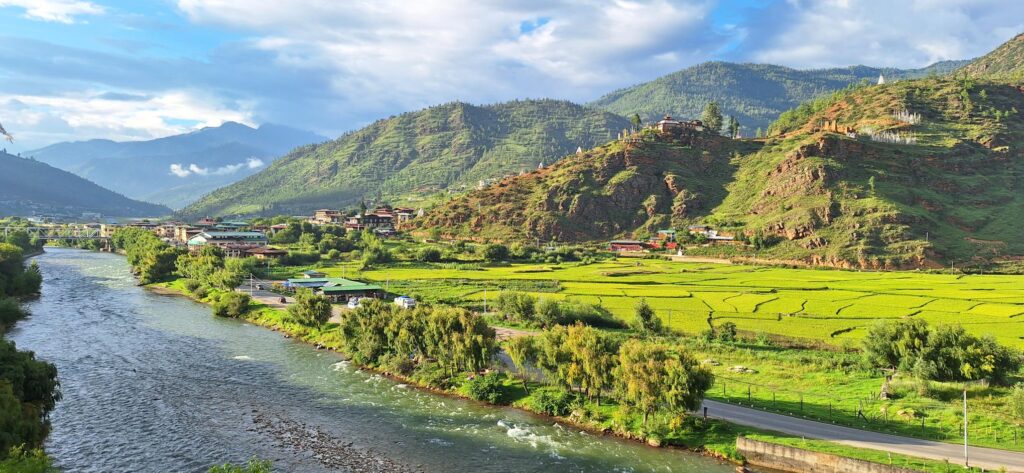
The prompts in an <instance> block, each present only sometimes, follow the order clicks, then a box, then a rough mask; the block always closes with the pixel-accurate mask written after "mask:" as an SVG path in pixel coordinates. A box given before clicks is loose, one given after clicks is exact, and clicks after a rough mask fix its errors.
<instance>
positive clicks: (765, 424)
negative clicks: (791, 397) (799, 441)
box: [704, 400, 1024, 472]
mask: <svg viewBox="0 0 1024 473" xmlns="http://www.w3.org/2000/svg"><path fill="white" fill-rule="evenodd" d="M704 407H706V408H707V410H708V417H712V418H715V419H721V420H724V421H727V422H732V423H734V424H740V425H746V426H750V427H756V428H759V429H764V430H772V431H775V432H781V433H785V434H789V435H800V436H802V437H807V438H812V439H819V440H828V441H832V442H836V443H841V444H843V445H849V446H851V447H859V448H870V449H874V450H883V451H886V452H893V453H900V454H903V455H910V456H914V457H920V458H930V459H932V460H938V461H942V460H949V462H950V463H953V464H960V465H962V464H963V461H964V446H963V445H956V444H951V443H942V442H933V441H930V440H921V439H915V438H909V437H899V436H896V435H888V434H880V433H877V432H869V431H866V430H857V429H851V428H849V427H841V426H838V425H832V424H825V423H822V422H816V421H812V420H806V419H800V418H797V417H789V416H784V415H780V414H772V413H770V412H765V411H759V410H757V409H750V408H747V407H740V406H736V405H732V404H725V403H722V402H717V401H711V400H705V401H704ZM968 454H969V458H970V464H971V466H973V467H981V468H985V469H986V470H998V469H999V468H1006V469H1007V470H1009V471H1015V472H1024V453H1021V452H1011V451H1007V450H996V449H994V448H983V447H973V446H972V447H970V449H969V450H968Z"/></svg>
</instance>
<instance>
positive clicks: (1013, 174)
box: [423, 76, 1024, 268]
mask: <svg viewBox="0 0 1024 473" xmlns="http://www.w3.org/2000/svg"><path fill="white" fill-rule="evenodd" d="M1020 86H1021V84H1020V83H1019V82H1017V83H1015V82H1012V81H1008V80H1005V79H990V78H982V79H970V78H967V77H965V76H961V77H951V76H946V77H931V78H926V79H916V80H901V81H897V82H890V83H887V84H885V85H869V86H860V87H855V88H850V89H847V90H843V91H840V92H836V93H834V94H832V95H831V96H828V97H825V98H820V99H817V100H815V101H812V102H809V103H807V104H804V105H802V106H800V107H798V108H796V109H794V110H792V111H789V112H786V113H785V114H783V115H782V117H780V119H779V120H778V121H777V122H776V123H775V124H774V125H773V126H772V127H771V128H772V130H773V134H772V136H770V137H768V138H766V139H763V140H737V141H730V140H727V139H723V138H720V137H713V136H709V135H708V134H703V135H701V134H697V135H694V136H693V137H683V138H681V137H679V136H667V135H659V134H657V133H654V132H653V130H650V131H648V132H646V133H645V137H644V139H642V140H640V141H639V142H635V143H625V142H621V141H616V142H612V143H609V144H606V145H604V146H601V147H598V148H596V149H594V150H591V151H588V152H586V153H583V154H580V155H577V156H574V157H571V158H568V159H566V160H563V161H560V162H558V163H556V164H554V165H553V166H551V167H550V168H549V169H545V170H543V171H537V172H533V173H530V174H528V175H525V176H520V177H514V178H510V179H507V180H505V181H502V182H500V183H498V184H497V185H494V186H491V187H489V188H487V189H484V190H480V191H476V192H472V193H470V194H469V195H467V196H464V197H459V198H456V199H453V200H452V201H450V202H447V203H445V204H444V205H442V206H440V207H438V208H437V209H435V210H433V211H431V212H430V213H429V214H428V215H427V216H426V218H425V219H424V221H423V226H424V228H435V227H436V228H438V229H440V230H442V231H447V232H451V233H455V234H460V235H464V236H477V237H482V238H492V239H501V240H506V241H508V240H525V241H535V239H542V240H547V239H549V238H556V239H558V240H561V241H594V240H604V239H607V238H611V237H630V236H633V237H643V236H646V235H648V234H650V233H651V232H652V231H653V230H655V228H656V227H668V226H673V227H676V228H681V227H683V226H684V225H687V224H694V223H706V224H711V225H713V226H715V227H717V228H719V229H720V230H724V231H727V232H735V233H736V234H741V235H745V236H748V237H751V238H753V237H754V236H760V238H758V240H759V242H760V243H761V244H759V245H758V246H759V248H758V250H756V251H757V252H758V256H760V257H767V258H772V259H777V260H800V261H806V262H810V263H814V264H825V265H832V266H840V267H863V268H895V267H922V266H925V267H927V266H935V265H939V264H942V265H946V264H949V263H954V264H957V265H962V264H964V263H968V262H982V261H991V260H994V259H998V258H1002V257H1004V256H1008V255H1017V256H1019V255H1024V234H1022V233H1021V232H1020V228H1019V222H1021V221H1024V192H1022V189H1024V117H1022V116H1021V114H1020V113H1019V111H1020V110H1024V92H1022V88H1021V87H1020ZM722 248H723V249H720V250H716V249H714V248H711V249H704V250H702V251H704V252H705V253H707V252H711V253H714V252H715V251H721V252H723V253H729V252H733V253H734V252H736V251H740V252H749V253H750V254H751V256H753V252H754V251H755V250H753V249H752V248H749V247H741V248H739V249H738V250H737V249H736V248H732V247H722ZM744 248H747V249H744Z"/></svg>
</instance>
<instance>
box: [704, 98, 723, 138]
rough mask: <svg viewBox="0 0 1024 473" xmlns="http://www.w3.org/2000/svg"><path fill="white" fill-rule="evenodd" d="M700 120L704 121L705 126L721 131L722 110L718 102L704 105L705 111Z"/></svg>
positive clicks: (708, 128) (717, 131) (716, 131)
mask: <svg viewBox="0 0 1024 473" xmlns="http://www.w3.org/2000/svg"><path fill="white" fill-rule="evenodd" d="M700 121H702V122H704V128H705V129H707V130H711V131H713V132H715V133H721V131H722V110H721V109H720V108H719V107H718V102H714V101H712V102H708V104H707V105H705V106H704V111H703V112H701V114H700Z"/></svg>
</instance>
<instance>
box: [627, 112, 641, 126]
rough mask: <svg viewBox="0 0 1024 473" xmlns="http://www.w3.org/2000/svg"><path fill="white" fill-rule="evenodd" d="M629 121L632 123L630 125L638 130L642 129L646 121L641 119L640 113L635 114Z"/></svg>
mask: <svg viewBox="0 0 1024 473" xmlns="http://www.w3.org/2000/svg"><path fill="white" fill-rule="evenodd" d="M629 121H630V123H632V124H633V128H635V129H637V130H639V129H640V128H642V127H643V125H644V121H643V120H641V119H640V114H639V113H634V114H633V116H632V117H630V118H629Z"/></svg>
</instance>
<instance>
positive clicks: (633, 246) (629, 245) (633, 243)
mask: <svg viewBox="0 0 1024 473" xmlns="http://www.w3.org/2000/svg"><path fill="white" fill-rule="evenodd" d="M608 249H609V250H611V251H644V250H646V249H647V244H646V243H644V242H642V241H637V240H612V241H610V242H608Z"/></svg>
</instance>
